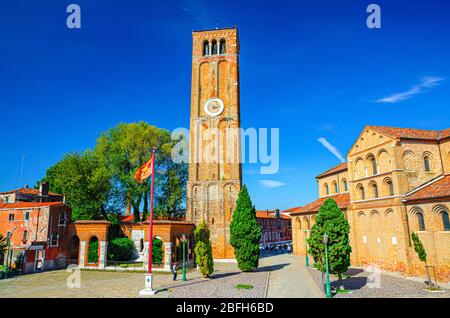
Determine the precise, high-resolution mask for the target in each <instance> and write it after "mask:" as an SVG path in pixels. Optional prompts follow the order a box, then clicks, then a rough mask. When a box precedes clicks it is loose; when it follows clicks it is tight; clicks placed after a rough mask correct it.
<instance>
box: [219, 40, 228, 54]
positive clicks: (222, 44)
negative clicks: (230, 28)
mask: <svg viewBox="0 0 450 318" xmlns="http://www.w3.org/2000/svg"><path fill="white" fill-rule="evenodd" d="M219 52H220V54H226V53H227V44H226V41H225V39H222V40H220V45H219Z"/></svg>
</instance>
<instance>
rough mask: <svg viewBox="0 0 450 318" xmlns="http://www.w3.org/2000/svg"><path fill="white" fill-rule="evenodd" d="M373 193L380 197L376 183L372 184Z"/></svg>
mask: <svg viewBox="0 0 450 318" xmlns="http://www.w3.org/2000/svg"><path fill="white" fill-rule="evenodd" d="M372 195H373V197H374V198H378V186H377V185H376V183H373V184H372Z"/></svg>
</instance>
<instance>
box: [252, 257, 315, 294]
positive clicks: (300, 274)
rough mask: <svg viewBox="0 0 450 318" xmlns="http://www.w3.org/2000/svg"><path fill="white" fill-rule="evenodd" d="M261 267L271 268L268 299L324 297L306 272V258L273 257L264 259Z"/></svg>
mask: <svg viewBox="0 0 450 318" xmlns="http://www.w3.org/2000/svg"><path fill="white" fill-rule="evenodd" d="M260 266H261V267H262V268H267V269H269V268H270V277H269V286H268V290H267V297H268V298H319V297H324V296H323V293H322V292H321V291H320V289H319V288H318V287H317V285H316V284H315V283H314V281H313V280H312V278H311V276H310V275H309V273H308V271H307V270H306V268H305V259H304V257H300V256H294V255H292V254H280V255H273V256H269V257H264V258H262V259H261V261H260Z"/></svg>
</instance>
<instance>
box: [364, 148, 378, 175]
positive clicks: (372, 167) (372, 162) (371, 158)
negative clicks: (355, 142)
mask: <svg viewBox="0 0 450 318" xmlns="http://www.w3.org/2000/svg"><path fill="white" fill-rule="evenodd" d="M365 161H366V169H368V171H369V172H370V173H369V175H371V176H372V175H375V174H377V172H378V168H377V158H376V157H375V155H374V154H373V153H368V154H367V156H366V160H365Z"/></svg>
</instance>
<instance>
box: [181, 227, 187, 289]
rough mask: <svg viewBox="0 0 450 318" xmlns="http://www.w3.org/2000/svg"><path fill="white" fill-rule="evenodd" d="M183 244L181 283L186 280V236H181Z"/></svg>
mask: <svg viewBox="0 0 450 318" xmlns="http://www.w3.org/2000/svg"><path fill="white" fill-rule="evenodd" d="M181 238H182V242H183V272H182V281H183V282H185V281H186V280H187V279H186V241H187V239H186V234H183V235H181Z"/></svg>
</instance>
